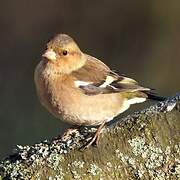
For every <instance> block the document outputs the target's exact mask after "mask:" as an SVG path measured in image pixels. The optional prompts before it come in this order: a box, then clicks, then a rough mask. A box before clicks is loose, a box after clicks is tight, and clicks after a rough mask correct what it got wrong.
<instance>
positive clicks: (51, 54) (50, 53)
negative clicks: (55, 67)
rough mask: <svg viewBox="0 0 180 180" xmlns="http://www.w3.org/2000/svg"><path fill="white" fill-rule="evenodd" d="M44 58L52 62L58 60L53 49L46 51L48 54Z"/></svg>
mask: <svg viewBox="0 0 180 180" xmlns="http://www.w3.org/2000/svg"><path fill="white" fill-rule="evenodd" d="M42 56H43V57H45V58H47V59H49V60H51V61H55V60H56V53H55V52H54V51H53V50H52V49H48V50H46V52H45V53H44V54H43V55H42Z"/></svg>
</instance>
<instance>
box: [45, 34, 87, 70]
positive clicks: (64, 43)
mask: <svg viewBox="0 0 180 180" xmlns="http://www.w3.org/2000/svg"><path fill="white" fill-rule="evenodd" d="M42 56H43V57H44V58H45V59H46V60H48V61H49V63H53V64H54V65H56V66H58V67H60V68H63V69H64V72H65V73H70V72H72V71H73V70H74V69H77V67H81V66H82V65H83V64H84V58H83V53H82V52H81V50H80V49H79V47H78V45H77V44H76V43H75V41H74V40H73V39H72V38H71V37H70V36H68V35H66V34H58V35H56V36H55V37H54V38H53V39H52V40H50V42H48V44H47V50H46V51H45V53H44V54H43V55H42Z"/></svg>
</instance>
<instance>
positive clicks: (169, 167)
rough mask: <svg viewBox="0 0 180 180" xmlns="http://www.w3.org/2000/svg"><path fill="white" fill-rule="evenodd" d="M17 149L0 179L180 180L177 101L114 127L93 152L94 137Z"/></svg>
mask: <svg viewBox="0 0 180 180" xmlns="http://www.w3.org/2000/svg"><path fill="white" fill-rule="evenodd" d="M95 130H96V129H95V128H87V127H82V128H80V129H79V130H78V131H76V132H75V133H73V134H71V135H69V136H67V138H66V139H61V138H58V137H57V138H54V139H53V140H51V141H48V140H45V141H43V142H41V143H37V144H34V145H33V146H17V149H16V150H15V152H14V153H13V154H12V155H10V156H9V157H7V158H5V159H4V160H3V161H2V162H1V163H0V179H59V180H61V179H62V180H63V179H124V180H126V179H128V180H131V179H163V180H164V179H173V180H174V179H180V141H179V140H180V95H176V96H175V97H172V98H168V99H167V100H166V101H164V102H159V103H157V104H155V105H153V106H150V107H149V108H147V109H145V110H142V111H140V112H136V113H134V114H132V115H129V116H127V117H126V118H123V119H119V120H118V121H117V122H114V123H113V124H111V125H110V126H108V127H107V128H105V130H104V131H103V132H102V134H101V138H100V143H99V145H98V147H90V148H89V149H82V148H81V147H82V146H83V145H85V144H86V143H87V142H88V140H89V139H90V137H91V136H92V135H93V133H94V132H95Z"/></svg>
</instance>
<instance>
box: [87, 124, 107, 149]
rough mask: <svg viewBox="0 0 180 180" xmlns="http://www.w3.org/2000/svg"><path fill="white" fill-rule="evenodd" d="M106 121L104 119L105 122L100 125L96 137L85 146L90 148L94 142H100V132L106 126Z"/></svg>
mask: <svg viewBox="0 0 180 180" xmlns="http://www.w3.org/2000/svg"><path fill="white" fill-rule="evenodd" d="M105 123H106V121H103V123H102V124H101V125H100V126H99V127H98V129H97V131H96V133H95V135H94V137H93V138H92V139H91V140H90V141H89V142H88V144H87V145H86V146H85V147H84V148H89V147H90V146H91V145H92V144H94V143H95V144H96V145H97V144H98V142H99V138H100V134H101V131H102V129H103V128H104V126H105Z"/></svg>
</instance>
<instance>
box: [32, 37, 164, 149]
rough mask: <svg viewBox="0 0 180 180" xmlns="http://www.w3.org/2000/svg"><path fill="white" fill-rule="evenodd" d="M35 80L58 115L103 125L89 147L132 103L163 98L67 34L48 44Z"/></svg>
mask: <svg viewBox="0 0 180 180" xmlns="http://www.w3.org/2000/svg"><path fill="white" fill-rule="evenodd" d="M35 84H36V89H37V94H38V96H39V99H40V102H41V104H42V105H43V106H44V107H45V108H46V109H47V110H48V111H49V112H50V113H52V114H53V115H54V116H55V117H57V118H58V119H61V120H63V121H64V122H66V123H69V124H73V125H78V126H91V125H100V126H99V128H98V130H97V132H96V134H95V136H94V138H92V140H91V141H90V143H89V144H88V146H87V147H89V146H90V145H91V144H92V143H93V142H95V141H96V140H97V139H98V136H99V134H100V131H101V129H102V128H103V126H104V124H105V123H106V122H108V121H111V120H112V119H113V118H114V117H115V116H117V115H118V114H120V113H122V112H124V111H125V110H127V109H128V108H129V107H130V105H131V104H135V103H141V102H144V101H146V99H148V98H151V99H156V100H163V99H162V98H161V97H157V96H155V95H154V94H152V93H151V92H152V91H151V89H150V88H145V87H142V86H140V85H138V83H137V82H136V81H135V80H133V79H131V78H128V77H125V76H122V75H119V74H117V73H116V72H113V71H112V70H111V69H110V68H109V67H108V66H107V65H105V64H104V63H103V62H101V61H100V60H98V59H96V58H94V57H92V56H90V55H87V54H85V53H83V52H82V51H81V50H80V48H79V47H78V45H77V44H76V43H75V42H74V40H73V39H72V38H71V37H69V36H68V35H66V34H58V35H56V36H55V37H54V38H53V39H52V40H51V41H50V42H49V43H48V44H47V50H46V52H45V53H44V54H43V55H42V60H41V61H40V63H39V64H38V65H37V67H36V70H35Z"/></svg>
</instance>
